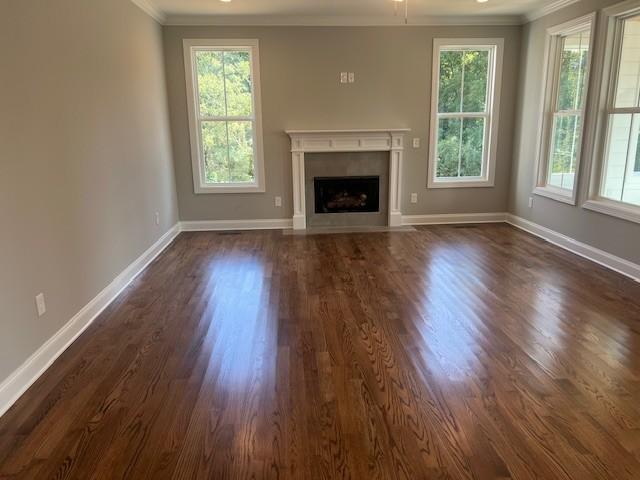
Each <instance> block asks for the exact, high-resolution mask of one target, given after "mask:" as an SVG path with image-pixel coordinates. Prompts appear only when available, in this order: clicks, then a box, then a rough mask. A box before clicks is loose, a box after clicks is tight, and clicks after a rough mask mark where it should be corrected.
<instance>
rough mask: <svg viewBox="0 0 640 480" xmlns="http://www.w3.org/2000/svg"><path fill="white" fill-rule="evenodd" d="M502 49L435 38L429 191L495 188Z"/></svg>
mask: <svg viewBox="0 0 640 480" xmlns="http://www.w3.org/2000/svg"><path fill="white" fill-rule="evenodd" d="M503 45H504V41H503V40H502V39H472V40H469V39H466V40H465V39H435V40H434V53H433V59H434V62H433V64H434V67H433V86H432V100H431V112H432V113H431V141H430V145H431V147H430V152H429V159H430V160H429V181H428V184H429V187H430V188H449V187H490V186H493V181H494V176H495V158H496V147H497V135H498V110H499V105H500V99H499V97H500V95H499V93H500V84H501V77H502V51H503Z"/></svg>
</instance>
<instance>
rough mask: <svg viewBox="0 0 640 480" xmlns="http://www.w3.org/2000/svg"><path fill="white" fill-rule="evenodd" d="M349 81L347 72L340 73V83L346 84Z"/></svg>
mask: <svg viewBox="0 0 640 480" xmlns="http://www.w3.org/2000/svg"><path fill="white" fill-rule="evenodd" d="M348 81H349V74H348V73H347V72H340V83H347V82H348Z"/></svg>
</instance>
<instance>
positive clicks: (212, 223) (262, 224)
mask: <svg viewBox="0 0 640 480" xmlns="http://www.w3.org/2000/svg"><path fill="white" fill-rule="evenodd" d="M180 227H181V229H182V231H183V232H209V231H224V230H279V229H290V228H293V220H292V219H290V218H273V219H255V220H205V221H191V222H190V221H187V222H181V223H180Z"/></svg>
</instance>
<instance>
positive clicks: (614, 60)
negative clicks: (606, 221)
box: [584, 1, 640, 222]
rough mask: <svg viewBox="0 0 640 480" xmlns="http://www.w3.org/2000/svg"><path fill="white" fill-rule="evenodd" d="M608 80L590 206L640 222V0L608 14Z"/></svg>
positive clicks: (603, 89)
mask: <svg viewBox="0 0 640 480" xmlns="http://www.w3.org/2000/svg"><path fill="white" fill-rule="evenodd" d="M603 17H604V18H603V20H604V21H603V24H602V25H603V28H602V35H601V36H600V37H601V38H602V43H603V47H604V48H603V49H602V51H603V55H604V58H603V68H602V72H603V74H602V75H603V78H602V79H601V80H602V85H601V89H600V92H601V93H600V98H599V102H598V108H599V111H600V114H599V115H598V118H597V125H596V132H598V134H597V136H596V143H595V148H594V149H593V151H594V156H593V164H592V175H593V177H592V181H591V190H590V196H589V200H588V201H587V202H586V203H585V204H584V206H585V208H589V209H592V210H596V211H599V212H602V213H606V214H609V215H613V216H617V217H620V218H624V219H627V220H631V221H635V222H640V175H639V174H638V172H639V171H640V1H636V2H630V1H627V2H623V3H621V4H618V5H615V6H613V7H609V8H607V9H605V10H604V15H603Z"/></svg>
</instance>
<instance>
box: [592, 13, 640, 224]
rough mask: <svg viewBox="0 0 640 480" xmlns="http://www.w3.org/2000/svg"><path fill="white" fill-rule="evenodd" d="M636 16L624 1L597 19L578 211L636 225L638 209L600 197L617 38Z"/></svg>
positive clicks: (619, 39) (618, 50) (619, 41)
mask: <svg viewBox="0 0 640 480" xmlns="http://www.w3.org/2000/svg"><path fill="white" fill-rule="evenodd" d="M638 14H640V0H627V1H624V2H621V3H619V4H616V5H613V6H611V7H608V8H605V9H604V10H602V12H601V14H600V18H599V19H598V24H599V29H598V34H597V38H598V41H597V45H598V61H599V64H598V65H597V66H596V68H594V71H599V72H601V74H600V75H598V78H597V79H596V86H597V88H594V91H595V92H597V94H596V95H593V97H594V98H593V100H592V104H591V105H590V111H593V112H594V115H592V119H591V122H590V130H591V131H590V133H593V135H592V136H593V141H592V142H591V144H590V145H589V147H590V149H591V152H590V155H589V157H590V164H589V166H588V169H589V184H588V187H589V189H588V194H587V199H586V200H585V202H584V203H583V204H582V207H583V208H585V209H587V210H592V211H595V212H599V213H603V214H605V215H609V216H612V217H616V218H621V219H623V220H627V221H630V222H635V223H640V206H635V205H632V204H629V203H624V202H618V201H616V200H611V199H608V198H605V197H602V196H601V195H600V191H601V187H602V182H603V179H604V164H605V155H606V153H605V152H606V147H607V136H608V134H607V129H608V126H609V121H608V116H609V105H610V104H611V100H612V98H613V95H614V94H615V90H616V86H617V84H616V79H617V72H618V68H619V61H618V60H619V58H620V54H621V47H622V37H621V36H620V35H619V33H620V28H621V26H622V21H623V20H624V19H626V18H628V17H632V16H635V15H638Z"/></svg>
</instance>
